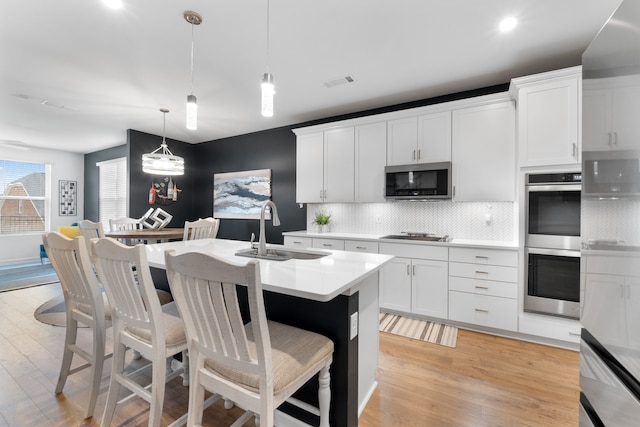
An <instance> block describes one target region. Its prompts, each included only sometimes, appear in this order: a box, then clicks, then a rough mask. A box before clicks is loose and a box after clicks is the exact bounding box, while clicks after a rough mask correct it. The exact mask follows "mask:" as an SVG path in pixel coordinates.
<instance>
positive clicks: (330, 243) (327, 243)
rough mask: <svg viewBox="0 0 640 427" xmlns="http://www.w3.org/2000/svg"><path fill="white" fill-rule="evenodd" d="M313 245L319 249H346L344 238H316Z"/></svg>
mask: <svg viewBox="0 0 640 427" xmlns="http://www.w3.org/2000/svg"><path fill="white" fill-rule="evenodd" d="M313 247H314V248H317V249H335V250H339V251H344V240H340V239H316V238H314V239H313Z"/></svg>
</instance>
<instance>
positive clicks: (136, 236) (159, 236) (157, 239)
mask: <svg viewBox="0 0 640 427" xmlns="http://www.w3.org/2000/svg"><path fill="white" fill-rule="evenodd" d="M104 235H105V236H107V237H113V238H114V239H122V240H124V241H126V242H128V243H132V242H137V241H142V242H145V243H162V242H168V241H170V240H182V236H183V235H184V228H156V229H152V228H142V229H135V230H117V231H106V232H105V233H104Z"/></svg>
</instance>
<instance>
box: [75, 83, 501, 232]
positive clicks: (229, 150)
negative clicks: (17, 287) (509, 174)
mask: <svg viewBox="0 0 640 427" xmlns="http://www.w3.org/2000/svg"><path fill="white" fill-rule="evenodd" d="M508 89H509V84H508V83H504V84H500V85H495V86H490V87H485V88H481V89H475V90H471V91H465V92H459V93H454V94H450V95H444V96H439V97H434V98H428V99H422V100H417V101H412V102H407V103H403V104H396V105H391V106H387V107H382V108H376V109H372V110H366V111H360V112H356V113H351V114H345V115H341V116H335V117H327V118H324V119H320V120H314V121H310V122H306V123H299V124H296V125H291V126H285V127H280V128H274V129H269V130H266V131H261V132H255V133H250V134H246V135H240V136H234V137H230V138H224V139H219V140H214V141H208V142H205V143H201V144H187V143H184V142H181V141H176V140H171V139H167V145H168V146H169V149H170V150H171V151H172V152H173V153H174V154H176V155H179V156H182V157H184V159H185V175H183V176H181V177H176V181H177V183H178V188H180V189H182V190H183V191H182V192H181V193H180V195H179V197H178V201H177V202H176V203H170V204H167V205H155V206H160V207H161V208H162V209H164V210H165V211H167V212H168V213H170V214H171V215H173V220H172V222H171V223H170V225H169V226H171V227H181V226H183V225H184V221H185V220H194V219H197V218H200V217H203V218H204V217H208V216H211V215H212V214H213V174H214V173H224V172H237V171H245V170H254V169H271V180H272V188H271V194H272V200H273V201H274V203H275V204H276V206H277V207H278V213H279V216H280V220H281V226H280V227H273V225H271V222H270V221H269V222H268V223H267V226H266V235H267V242H269V243H282V242H283V240H284V239H283V237H282V232H283V231H295V230H304V229H306V228H307V226H308V224H307V223H306V218H307V211H306V209H307V207H306V205H304V206H303V207H302V208H300V207H298V205H297V204H296V203H295V194H296V137H295V134H294V133H293V132H292V130H293V129H296V128H299V127H305V126H311V125H316V124H322V123H329V122H334V121H340V120H346V119H351V118H356V117H363V116H369V115H374V114H382V113H387V112H391V111H398V110H404V109H408V108H416V107H422V106H426V105H432V104H438V103H442V102H449V101H455V100H459V99H465V98H471V97H476V96H481V95H488V94H492V93H498V92H504V91H507V90H508ZM161 141H162V138H161V137H160V136H157V135H151V134H147V133H144V132H139V131H136V130H128V131H127V144H126V145H123V146H119V147H115V148H113V149H108V150H102V151H97V152H95V153H90V154H86V155H85V207H84V210H85V216H86V217H87V219H92V220H94V221H96V220H97V219H98V195H97V191H96V189H97V188H98V171H97V168H96V167H95V162H96V161H102V160H108V159H110V158H117V157H122V156H123V155H124V156H128V157H129V191H130V194H129V215H130V216H131V217H140V216H142V215H143V214H144V213H145V212H146V211H147V209H148V208H149V207H151V206H150V205H149V204H148V193H149V187H150V186H151V181H152V179H153V176H151V175H148V174H145V173H143V172H142V160H141V158H142V154H144V153H148V152H151V151H153V150H155V149H156V148H158V146H159V145H160V143H161ZM318 161H319V162H321V161H322V159H318ZM251 233H255V235H256V240H257V239H258V233H259V222H258V220H240V219H222V220H221V221H220V229H219V232H218V237H220V238H223V239H234V240H245V241H247V240H249V238H250V236H251Z"/></svg>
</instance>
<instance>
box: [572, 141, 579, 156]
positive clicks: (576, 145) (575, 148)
mask: <svg viewBox="0 0 640 427" xmlns="http://www.w3.org/2000/svg"><path fill="white" fill-rule="evenodd" d="M577 151H578V144H576V143H575V142H574V143H573V158H574V159H577V158H578V156H577Z"/></svg>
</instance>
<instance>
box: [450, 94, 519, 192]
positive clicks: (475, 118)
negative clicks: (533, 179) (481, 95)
mask: <svg viewBox="0 0 640 427" xmlns="http://www.w3.org/2000/svg"><path fill="white" fill-rule="evenodd" d="M452 163H453V164H452V168H453V170H452V175H453V186H454V188H453V200H454V201H458V202H468V201H489V202H498V201H513V200H514V199H515V169H516V168H515V109H514V106H513V102H512V101H511V100H509V99H507V98H505V99H503V100H497V101H493V102H490V103H487V104H486V105H481V106H477V107H469V108H462V109H459V110H455V111H454V112H453V136H452Z"/></svg>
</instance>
